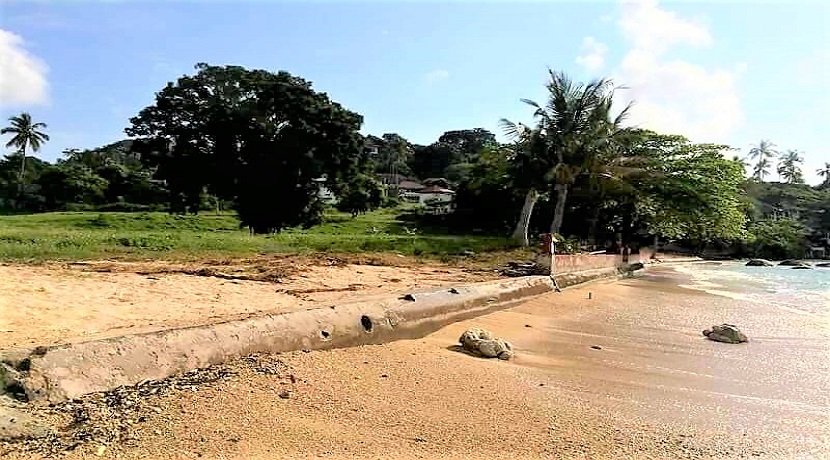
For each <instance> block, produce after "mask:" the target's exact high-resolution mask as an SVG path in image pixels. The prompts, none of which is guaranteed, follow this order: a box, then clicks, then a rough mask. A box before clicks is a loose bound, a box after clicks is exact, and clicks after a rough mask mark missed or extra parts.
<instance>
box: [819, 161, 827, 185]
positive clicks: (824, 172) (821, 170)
mask: <svg viewBox="0 0 830 460" xmlns="http://www.w3.org/2000/svg"><path fill="white" fill-rule="evenodd" d="M816 174H818V175H819V177H823V178H824V182H822V185H827V186H830V163H824V167H823V168H818V169H816Z"/></svg>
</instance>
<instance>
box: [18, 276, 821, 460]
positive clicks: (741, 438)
mask: <svg viewBox="0 0 830 460" xmlns="http://www.w3.org/2000/svg"><path fill="white" fill-rule="evenodd" d="M687 278H688V277H687V276H685V275H683V274H682V273H679V272H677V271H676V270H673V269H672V268H671V267H669V266H666V267H660V266H658V267H654V268H653V269H651V270H649V271H648V272H647V273H645V274H643V275H641V276H637V277H635V278H630V279H623V280H620V281H617V282H613V283H612V282H597V283H590V284H587V285H582V286H576V287H572V288H569V289H567V290H565V291H563V292H562V293H551V294H545V295H542V296H538V297H535V298H532V299H530V300H528V301H525V302H523V303H522V304H521V305H518V306H516V307H514V308H511V309H508V310H504V311H499V312H495V313H491V314H488V315H485V316H482V317H479V318H475V319H472V320H467V321H462V322H460V323H455V324H451V325H449V326H446V327H444V328H442V329H440V330H438V331H437V332H435V333H433V334H430V335H428V336H427V337H424V338H423V339H417V340H404V341H397V342H392V343H388V344H384V345H366V346H360V347H356V348H347V349H338V350H331V351H319V352H310V353H303V352H296V353H286V354H282V355H277V356H275V357H273V359H276V360H279V362H280V363H281V364H280V366H282V367H280V369H279V372H277V373H274V374H268V373H261V372H256V371H252V370H251V369H250V368H248V367H245V366H242V367H240V368H238V369H237V371H238V373H237V374H236V376H234V377H232V378H230V379H228V380H221V381H218V382H215V383H212V384H208V385H206V386H203V387H200V388H198V389H196V390H195V391H194V390H186V391H185V390H182V391H179V390H176V391H172V392H170V393H167V394H165V395H162V396H156V397H151V398H149V399H147V400H146V401H144V402H143V403H142V404H146V406H147V407H152V408H153V409H148V411H147V413H146V415H145V416H144V417H145V418H146V421H145V422H143V423H136V424H134V425H130V430H131V433H133V434H134V436H135V437H136V440H135V441H124V440H118V439H116V440H111V441H109V443H108V444H106V452H107V455H115V454H116V453H117V454H119V455H120V458H169V457H174V458H197V457H198V456H199V455H200V454H201V457H202V458H240V459H241V458H310V457H317V456H322V457H324V458H400V459H409V458H446V459H450V458H469V456H470V454H475V455H486V456H487V457H488V458H608V459H611V458H694V459H697V458H746V457H751V456H756V457H760V458H821V457H822V456H826V455H830V428H828V427H829V426H830V424H828V422H830V416H828V414H830V401H828V398H827V396H826V392H823V391H822V389H823V388H826V387H827V386H828V385H830V358H828V355H827V353H826V351H827V350H828V349H830V329H826V326H827V323H826V320H824V319H821V318H815V317H804V316H800V315H796V314H790V313H788V312H786V311H782V310H779V309H776V308H775V307H772V306H769V305H764V304H761V303H755V302H747V301H739V300H735V299H729V298H725V297H717V296H713V295H709V294H706V293H702V292H696V291H692V290H689V289H685V288H682V287H679V286H678V284H680V283H682V282H683V280H684V279H687ZM588 292H591V293H592V296H591V297H592V298H591V299H590V300H589V299H588V298H587V297H588V296H587V294H588ZM720 322H733V323H737V324H739V325H741V327H742V329H743V330H744V331H745V332H746V333H747V334H748V335H749V336H750V343H749V344H745V345H726V344H717V343H714V342H710V341H707V340H705V339H704V338H703V337H702V336H701V335H700V330H702V329H703V328H704V327H709V326H711V324H714V323H720ZM527 326H529V327H527ZM468 327H484V328H487V329H490V330H491V331H493V332H494V333H495V334H496V335H498V336H500V337H505V338H506V339H508V340H510V341H512V342H513V344H514V347H515V348H516V351H517V357H516V359H515V360H513V361H509V362H503V361H498V360H485V359H481V358H477V357H473V356H469V355H466V354H462V353H458V352H456V351H453V349H454V347H453V346H454V345H455V343H456V340H457V338H458V336H459V335H460V333H461V331H463V330H464V329H466V328H468ZM592 346H599V347H600V348H601V349H599V350H597V349H594V348H591V347H592ZM230 366H231V367H233V366H235V365H234V364H230ZM289 377H290V378H289ZM284 392H287V393H286V394H287V397H285V398H283V397H282V396H281V395H282V394H283V393H284ZM156 409H158V411H156ZM52 417H53V418H54V419H55V420H56V421H60V420H64V421H65V415H64V416H60V415H52ZM193 420H199V423H198V424H194V423H193ZM99 445H100V444H96V443H93V444H90V445H84V446H82V447H80V448H78V449H77V450H76V451H74V452H70V453H69V454H68V456H67V457H66V458H84V457H85V456H86V455H90V456H91V455H93V454H94V452H96V449H98V448H99ZM29 454H30V453H22V452H18V453H12V454H10V455H12V456H11V457H10V458H29V457H28V455H29ZM15 455H16V456H15Z"/></svg>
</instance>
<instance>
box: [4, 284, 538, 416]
mask: <svg viewBox="0 0 830 460" xmlns="http://www.w3.org/2000/svg"><path fill="white" fill-rule="evenodd" d="M552 287H553V285H552V282H551V280H550V278H549V277H547V276H535V277H524V278H515V279H511V280H505V281H498V282H490V283H479V284H474V285H469V286H465V287H458V288H454V289H443V290H439V291H430V292H420V293H414V295H413V298H414V300H405V299H403V298H398V297H386V298H378V299H375V300H373V301H362V302H354V303H349V304H344V305H336V306H331V307H322V308H316V309H311V310H306V311H300V312H291V313H286V314H282V315H273V316H265V317H258V318H251V319H245V320H239V321H230V322H225V323H220V324H213V325H208V326H199V327H191V328H184V329H173V330H166V331H159V332H152V333H146V334H136V335H129V336H123V337H116V338H111V339H104V340H96V341H90V342H84V343H76V344H68V345H63V346H57V347H51V348H43V347H40V348H38V349H37V350H34V351H31V352H27V353H21V352H20V351H18V352H17V353H13V354H4V356H3V357H2V358H3V359H4V360H6V361H8V362H9V363H10V364H11V365H12V366H14V367H16V368H17V369H18V371H19V374H20V375H19V383H20V385H22V387H23V388H24V389H25V393H26V396H27V397H28V398H29V400H30V401H47V402H57V401H62V400H66V399H72V398H75V397H78V396H80V395H83V394H86V393H92V392H96V391H104V390H109V389H112V388H115V387H118V386H121V385H132V384H136V383H139V382H141V381H143V380H147V379H162V378H165V377H168V376H170V375H173V374H175V373H178V372H183V371H188V370H192V369H197V368H200V367H206V366H209V365H212V364H217V363H221V362H223V361H226V360H228V359H231V358H235V357H239V356H245V355H247V354H251V353H254V352H284V351H292V350H300V349H326V348H335V347H347V346H353V345H358V344H370V343H381V342H388V341H391V340H397V339H404V338H414V337H420V336H423V335H426V334H428V333H430V332H432V331H435V330H437V329H439V328H440V327H443V326H445V325H447V324H450V323H453V322H456V321H460V320H463V319H467V318H470V317H474V316H478V315H481V314H484V313H487V312H489V311H493V310H497V309H502V308H507V307H509V306H511V305H512V304H513V302H514V301H517V300H519V299H522V298H525V297H528V296H532V295H538V294H542V293H546V292H550V291H551V290H552Z"/></svg>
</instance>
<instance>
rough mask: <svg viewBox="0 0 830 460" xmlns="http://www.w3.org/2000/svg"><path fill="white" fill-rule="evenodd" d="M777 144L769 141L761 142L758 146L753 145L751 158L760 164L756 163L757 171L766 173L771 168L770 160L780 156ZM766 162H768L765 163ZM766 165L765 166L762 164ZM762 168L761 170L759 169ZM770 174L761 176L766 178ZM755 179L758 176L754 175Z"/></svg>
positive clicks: (750, 151) (750, 152)
mask: <svg viewBox="0 0 830 460" xmlns="http://www.w3.org/2000/svg"><path fill="white" fill-rule="evenodd" d="M775 147H776V146H775V144H773V143H772V142H770V141H768V140H763V139H762V140H761V142H759V143H758V145H753V146H752V148H751V149H750V150H749V158H750V159H752V160H757V161H758V162H757V163H755V168H754V170H755V171H756V172H757V171H759V170H760V171H764V170H766V169H768V168H769V167H770V162H769V160H770V159H772V158H774V157H775V156H776V155H778V151H777V150H775ZM765 160H766V161H765ZM762 162H763V163H764V164H763V165H762V164H761V163H762ZM759 168H760V169H759ZM768 174H769V173H766V174H761V175H760V176H761V177H763V176H766V175H768ZM753 177H755V178H758V177H759V176H758V174H757V173H756V174H753ZM758 180H759V181H761V182H763V179H758Z"/></svg>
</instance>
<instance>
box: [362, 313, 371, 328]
mask: <svg viewBox="0 0 830 460" xmlns="http://www.w3.org/2000/svg"><path fill="white" fill-rule="evenodd" d="M360 324H361V325H362V326H363V330H365V331H366V332H372V319H371V318H369V317H368V316H366V315H363V316H361V317H360Z"/></svg>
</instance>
